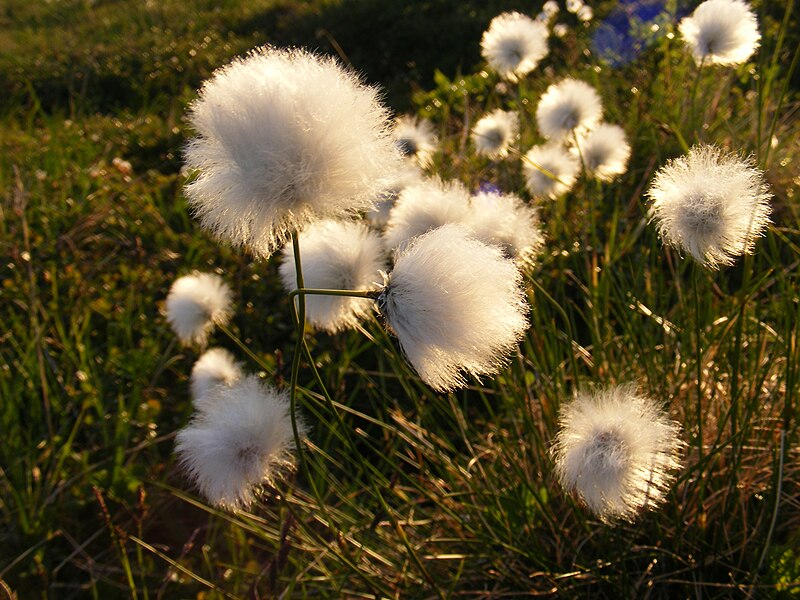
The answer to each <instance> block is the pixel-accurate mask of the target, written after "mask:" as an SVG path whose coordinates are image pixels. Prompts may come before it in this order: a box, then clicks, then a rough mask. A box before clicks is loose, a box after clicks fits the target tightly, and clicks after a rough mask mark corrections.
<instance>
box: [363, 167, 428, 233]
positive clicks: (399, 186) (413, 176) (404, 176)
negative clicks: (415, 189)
mask: <svg viewBox="0 0 800 600" xmlns="http://www.w3.org/2000/svg"><path fill="white" fill-rule="evenodd" d="M420 181H422V171H421V170H420V168H419V166H417V165H416V164H414V163H410V162H409V163H407V164H406V165H405V167H404V168H402V169H400V170H399V171H398V172H397V174H396V176H395V177H394V178H393V179H392V182H391V184H390V185H388V186H387V187H386V189H384V190H382V191H381V193H380V194H378V198H377V200H376V202H375V206H374V207H373V208H371V209H369V210H368V211H367V212H366V213H365V215H364V216H365V217H366V218H367V220H368V221H369V222H370V223H371V224H372V226H373V227H375V228H376V229H379V230H383V228H384V227H386V223H387V222H388V221H389V213H390V212H391V210H392V207H393V206H394V203H395V201H396V200H397V197H398V196H399V195H400V192H402V191H403V190H404V189H406V188H407V187H408V186H410V185H414V184H417V183H419V182H420Z"/></svg>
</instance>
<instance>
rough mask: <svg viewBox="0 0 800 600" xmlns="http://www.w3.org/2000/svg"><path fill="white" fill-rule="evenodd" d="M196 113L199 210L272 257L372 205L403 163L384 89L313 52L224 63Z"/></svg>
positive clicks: (266, 53) (190, 155) (192, 162)
mask: <svg viewBox="0 0 800 600" xmlns="http://www.w3.org/2000/svg"><path fill="white" fill-rule="evenodd" d="M189 119H190V121H191V124H192V126H193V127H194V128H195V129H196V130H197V133H198V136H197V137H196V138H195V139H193V140H192V141H191V142H189V144H188V146H187V148H186V164H187V166H188V167H189V168H191V169H195V170H196V171H197V175H196V177H195V179H194V180H192V181H191V182H190V183H189V184H188V185H187V186H186V194H187V195H188V197H189V201H190V203H191V205H192V208H193V209H194V212H195V214H196V215H197V216H198V217H199V218H200V220H201V222H202V224H203V226H205V227H207V228H208V229H210V230H211V231H212V232H214V233H215V234H216V235H217V236H219V237H220V238H223V239H225V240H228V241H230V242H232V243H233V244H235V245H241V246H246V247H248V248H249V249H250V250H251V251H253V252H254V253H256V254H257V255H260V256H262V257H267V256H269V255H270V254H271V253H272V252H274V251H275V250H276V249H278V248H279V247H280V246H281V245H282V244H283V242H284V241H285V239H286V238H287V237H288V236H289V234H291V233H292V231H294V230H295V228H297V227H300V226H302V225H304V224H305V223H308V222H309V221H311V220H315V219H317V218H320V217H326V216H328V217H333V216H343V215H347V214H352V213H356V212H359V211H363V210H366V209H368V208H370V207H371V206H372V205H373V203H374V199H375V196H376V195H377V194H378V193H379V192H380V191H381V190H382V189H383V188H384V187H386V185H387V184H388V182H389V181H390V179H391V174H392V172H393V171H394V169H395V168H396V167H397V166H399V164H400V157H399V153H398V152H397V149H396V148H395V146H394V143H393V141H392V139H391V136H390V131H389V119H388V113H387V110H386V109H385V108H384V107H383V106H382V105H381V104H380V103H379V102H378V91H377V90H375V89H373V88H371V87H367V86H365V85H363V84H362V83H361V81H360V80H359V78H358V77H357V76H356V75H355V74H353V73H352V72H351V71H348V70H345V69H344V68H343V67H342V66H340V65H339V63H337V62H336V61H335V60H334V59H332V58H328V57H322V56H316V55H313V54H310V53H308V52H306V51H304V50H280V49H277V48H271V47H263V48H259V49H257V50H254V51H253V52H251V53H250V54H248V55H247V56H245V57H243V58H237V59H235V60H234V61H233V62H232V63H230V64H229V65H227V66H225V67H223V68H221V69H218V70H217V71H216V72H215V73H214V75H213V76H212V77H211V79H209V80H208V81H206V82H205V84H204V85H203V87H202V88H201V89H200V94H199V98H198V99H197V100H196V101H195V102H194V103H192V105H191V110H190V112H189Z"/></svg>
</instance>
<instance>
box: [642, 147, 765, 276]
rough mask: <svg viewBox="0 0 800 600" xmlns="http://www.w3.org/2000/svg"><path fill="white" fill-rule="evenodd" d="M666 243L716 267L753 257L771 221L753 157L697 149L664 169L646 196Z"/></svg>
mask: <svg viewBox="0 0 800 600" xmlns="http://www.w3.org/2000/svg"><path fill="white" fill-rule="evenodd" d="M647 195H648V197H649V198H650V200H651V201H652V209H651V210H652V215H653V216H652V220H653V221H655V223H656V226H657V227H658V233H659V235H660V236H661V239H662V240H663V241H664V243H666V244H669V245H670V246H674V247H675V248H679V249H682V250H684V251H686V252H688V253H689V254H691V255H692V256H693V257H694V259H695V260H696V261H698V262H699V263H701V264H702V265H704V266H706V267H708V268H710V269H717V268H719V266H720V265H731V264H733V263H734V262H735V260H736V257H737V256H740V255H742V254H751V253H752V252H753V249H754V247H755V243H756V239H758V237H759V236H761V235H763V233H764V230H765V229H766V228H767V225H768V224H769V222H770V219H769V215H770V212H771V208H770V204H769V199H770V198H771V194H770V193H769V189H768V188H767V184H766V183H765V182H764V175H763V173H762V172H761V171H760V170H758V169H757V168H756V167H755V166H754V164H753V161H752V160H751V159H742V158H740V157H739V156H737V155H735V154H726V153H723V152H722V150H720V149H719V148H716V147H714V146H708V145H698V146H694V147H693V148H692V149H691V150H689V153H688V154H687V155H685V156H681V157H678V158H675V159H673V160H671V161H670V162H668V163H667V164H666V165H665V166H663V167H662V168H661V169H660V170H659V171H658V172H657V173H656V176H655V177H654V178H653V182H652V183H651V184H650V189H649V190H648V192H647Z"/></svg>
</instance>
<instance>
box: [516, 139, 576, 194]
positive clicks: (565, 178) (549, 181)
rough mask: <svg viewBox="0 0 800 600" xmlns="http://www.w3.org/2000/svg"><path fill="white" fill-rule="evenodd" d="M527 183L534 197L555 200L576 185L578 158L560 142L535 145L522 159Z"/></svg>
mask: <svg viewBox="0 0 800 600" xmlns="http://www.w3.org/2000/svg"><path fill="white" fill-rule="evenodd" d="M522 169H523V171H524V173H525V185H526V187H527V188H528V191H529V192H530V193H531V195H532V196H533V197H534V198H550V199H551V200H555V199H556V198H558V197H559V196H562V195H564V194H566V193H567V192H568V191H570V190H571V189H572V186H573V185H575V180H576V179H577V177H578V173H579V171H580V163H579V162H578V159H577V158H576V157H575V156H574V155H573V154H571V153H570V152H568V151H567V150H565V149H564V147H563V146H561V145H560V144H544V145H541V146H534V147H533V148H531V149H530V150H529V151H528V153H527V154H526V155H525V157H524V159H523V161H522Z"/></svg>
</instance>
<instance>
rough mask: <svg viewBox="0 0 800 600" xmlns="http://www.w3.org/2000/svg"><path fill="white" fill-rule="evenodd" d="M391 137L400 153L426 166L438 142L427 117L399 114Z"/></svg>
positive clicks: (429, 162)
mask: <svg viewBox="0 0 800 600" xmlns="http://www.w3.org/2000/svg"><path fill="white" fill-rule="evenodd" d="M392 138H393V139H394V143H395V145H396V146H397V149H398V150H399V151H400V154H402V155H403V156H405V157H406V158H408V159H411V160H415V161H416V162H417V163H418V164H419V165H420V166H421V167H428V166H430V164H431V160H432V159H433V154H434V152H436V145H437V144H438V143H439V140H438V138H437V137H436V134H435V133H434V131H433V125H431V122H430V121H428V120H427V119H418V118H417V117H410V116H401V117H398V118H397V120H396V121H395V123H394V129H393V130H392Z"/></svg>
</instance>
